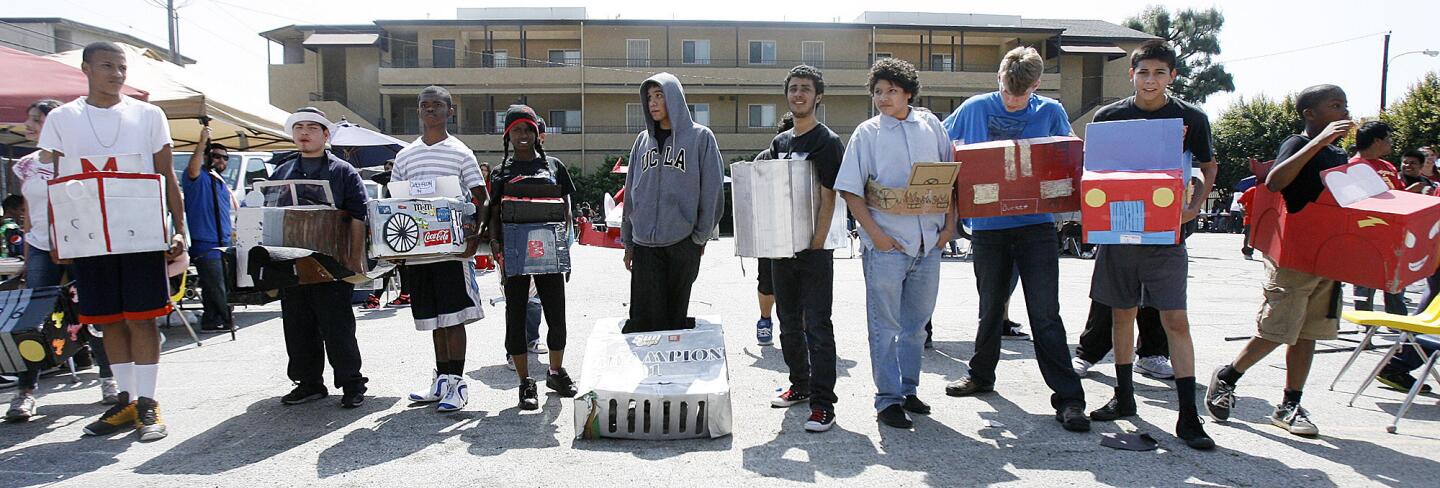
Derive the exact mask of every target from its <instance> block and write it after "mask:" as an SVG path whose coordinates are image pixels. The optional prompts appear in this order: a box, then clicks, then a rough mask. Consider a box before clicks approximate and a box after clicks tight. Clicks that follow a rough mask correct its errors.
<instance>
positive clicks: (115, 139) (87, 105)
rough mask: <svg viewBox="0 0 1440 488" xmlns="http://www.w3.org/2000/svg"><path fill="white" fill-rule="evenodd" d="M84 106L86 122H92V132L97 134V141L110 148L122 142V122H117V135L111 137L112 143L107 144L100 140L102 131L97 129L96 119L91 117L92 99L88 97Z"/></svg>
mask: <svg viewBox="0 0 1440 488" xmlns="http://www.w3.org/2000/svg"><path fill="white" fill-rule="evenodd" d="M117 105H118V103H117ZM83 108H84V111H85V122H86V123H88V124H90V134H92V135H94V136H95V142H98V143H100V146H101V147H104V148H105V149H110V147H111V146H114V145H115V143H117V142H120V125H121V124H120V123H118V122H117V123H116V124H115V137H112V138H110V143H109V144H106V143H105V142H104V141H101V140H100V131H97V130H95V121H94V120H91V119H90V101H89V100H88V99H87V100H86V101H85V103H84V107H83Z"/></svg>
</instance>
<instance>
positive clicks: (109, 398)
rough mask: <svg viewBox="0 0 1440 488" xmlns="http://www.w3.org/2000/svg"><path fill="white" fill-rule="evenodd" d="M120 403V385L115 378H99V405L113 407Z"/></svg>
mask: <svg viewBox="0 0 1440 488" xmlns="http://www.w3.org/2000/svg"><path fill="white" fill-rule="evenodd" d="M119 402H120V385H119V384H118V383H115V378H100V404H101V405H114V404H116V403H119Z"/></svg>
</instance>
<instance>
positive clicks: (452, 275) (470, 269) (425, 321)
mask: <svg viewBox="0 0 1440 488" xmlns="http://www.w3.org/2000/svg"><path fill="white" fill-rule="evenodd" d="M400 283H402V284H403V285H404V286H405V288H407V289H409V290H410V314H411V315H413V316H414V317H415V329H416V330H435V329H441V328H445V327H451V326H456V325H465V324H468V323H470V322H474V321H476V320H480V319H482V318H484V317H485V312H484V311H483V310H481V309H480V287H479V286H478V285H476V283H475V267H474V264H473V263H472V262H471V261H441V262H438V263H426V264H406V265H404V266H401V267H400Z"/></svg>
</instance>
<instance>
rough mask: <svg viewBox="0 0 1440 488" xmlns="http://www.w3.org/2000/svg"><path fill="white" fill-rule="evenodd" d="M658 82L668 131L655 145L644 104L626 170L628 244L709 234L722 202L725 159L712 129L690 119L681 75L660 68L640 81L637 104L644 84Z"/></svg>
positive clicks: (623, 230) (624, 237)
mask: <svg viewBox="0 0 1440 488" xmlns="http://www.w3.org/2000/svg"><path fill="white" fill-rule="evenodd" d="M657 84H658V85H659V86H660V89H661V90H662V91H663V93H664V94H665V108H666V111H667V112H669V115H670V128H671V135H670V138H669V139H666V140H665V142H664V146H663V147H657V146H658V144H657V142H658V141H657V140H656V137H655V130H656V129H657V128H659V127H658V123H657V122H655V121H654V120H652V119H651V118H650V114H649V111H648V110H646V113H645V120H646V122H647V124H646V129H645V131H644V132H641V133H640V135H639V136H637V137H635V146H634V147H633V148H631V149H630V167H629V170H628V171H627V172H626V174H625V213H624V214H623V216H622V219H621V226H620V238H621V241H622V242H624V243H625V248H626V249H629V248H631V247H633V246H634V245H636V244H639V245H641V246H645V247H665V246H669V245H672V244H675V243H677V242H681V241H682V240H684V239H686V238H689V239H690V240H691V241H693V242H695V243H696V244H702V245H703V244H705V242H706V241H708V240H710V236H711V234H713V233H714V231H715V227H716V226H717V225H719V223H720V216H721V212H722V209H723V208H724V200H723V199H724V195H723V194H722V193H721V186H722V184H723V182H724V180H725V175H724V170H725V168H724V163H723V162H722V161H723V160H722V159H721V158H720V147H719V145H718V144H716V143H715V134H713V133H711V132H710V128H709V127H705V126H703V125H700V124H696V123H695V122H693V121H691V120H690V110H688V109H687V108H686V104H685V92H684V91H683V90H682V89H681V87H680V80H678V79H676V78H675V76H674V75H671V74H670V73H660V74H657V75H655V76H652V77H650V79H647V80H645V83H642V84H641V85H640V106H641V107H648V106H649V104H648V103H647V102H646V100H645V90H647V89H648V88H649V87H650V86H653V85H657Z"/></svg>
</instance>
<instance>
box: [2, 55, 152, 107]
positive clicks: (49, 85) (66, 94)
mask: <svg viewBox="0 0 1440 488" xmlns="http://www.w3.org/2000/svg"><path fill="white" fill-rule="evenodd" d="M0 76H4V77H5V82H4V83H0V125H4V124H19V123H22V122H24V121H25V117H26V116H27V114H26V113H25V112H26V110H28V109H29V108H30V104H31V103H34V102H35V101H36V100H42V99H46V98H53V99H56V100H60V101H62V102H68V101H71V100H74V99H76V98H79V97H82V96H84V95H85V94H86V93H88V92H89V90H90V89H89V83H88V82H87V81H86V79H85V73H83V72H81V71H80V70H79V69H76V68H73V67H70V66H67V65H65V64H64V63H60V62H58V61H54V60H50V59H45V58H42V57H40V56H36V55H33V54H29V53H25V52H21V51H16V50H14V49H10V48H7V47H0ZM123 93H125V94H126V95H129V96H131V97H134V98H138V99H140V100H149V98H150V94H149V93H146V92H145V91H144V90H140V89H137V88H134V87H131V86H128V85H127V86H125V88H124V90H123Z"/></svg>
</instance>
